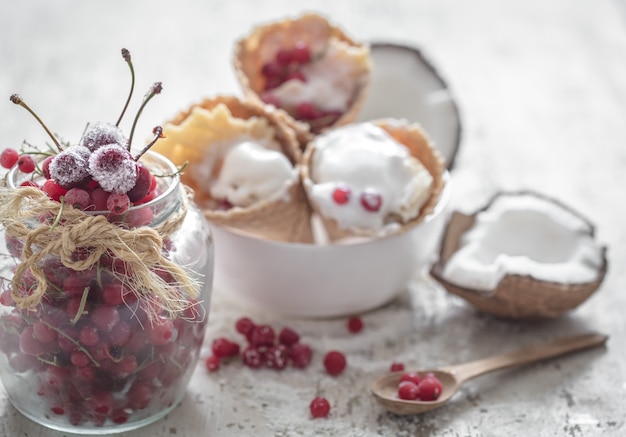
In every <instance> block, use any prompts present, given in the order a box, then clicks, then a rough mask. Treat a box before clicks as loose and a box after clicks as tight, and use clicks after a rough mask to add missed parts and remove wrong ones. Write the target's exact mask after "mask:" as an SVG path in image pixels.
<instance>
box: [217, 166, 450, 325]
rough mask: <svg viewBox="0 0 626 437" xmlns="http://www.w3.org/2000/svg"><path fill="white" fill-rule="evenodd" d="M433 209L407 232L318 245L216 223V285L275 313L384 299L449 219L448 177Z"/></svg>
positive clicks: (348, 308) (349, 307)
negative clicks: (279, 239) (268, 237)
mask: <svg viewBox="0 0 626 437" xmlns="http://www.w3.org/2000/svg"><path fill="white" fill-rule="evenodd" d="M444 179H445V182H446V185H445V188H444V190H443V192H442V194H441V197H440V200H439V202H438V204H437V206H436V208H435V210H434V211H433V212H432V213H431V214H430V215H428V216H427V217H426V218H425V220H424V221H423V222H421V223H419V224H418V225H416V226H414V227H413V228H412V229H410V230H409V231H407V232H405V233H403V234H400V235H393V236H388V237H384V238H380V239H376V240H371V241H368V242H364V243H356V244H347V245H328V246H320V245H313V244H295V243H281V242H274V241H268V240H262V239H258V238H254V237H250V236H247V235H243V234H240V233H237V232H236V231H233V230H229V229H226V228H221V227H217V226H213V236H214V239H215V251H216V255H215V283H214V286H215V288H216V290H219V291H220V292H224V293H228V294H230V295H234V296H237V297H239V298H240V299H241V300H243V301H244V302H247V303H249V304H252V305H254V306H256V307H260V308H263V309H267V310H270V311H273V312H277V313H280V314H286V315H292V316H303V317H332V316H340V315H346V314H355V313H360V312H363V311H367V310H370V309H373V308H376V307H378V306H381V305H383V304H385V303H387V302H389V301H390V300H392V299H393V298H394V297H396V296H397V295H398V294H399V293H400V292H402V291H404V290H406V287H407V285H408V284H409V282H410V281H411V279H412V278H413V277H414V275H415V274H416V273H417V272H418V271H419V270H420V269H422V268H423V267H424V266H426V264H429V263H430V262H431V261H432V257H433V256H434V254H435V252H436V249H437V246H438V242H439V240H440V237H441V233H442V231H443V227H444V225H445V222H446V216H447V213H446V212H447V210H448V208H447V207H448V203H449V199H450V194H451V193H450V191H451V188H450V177H449V174H448V173H445V174H444Z"/></svg>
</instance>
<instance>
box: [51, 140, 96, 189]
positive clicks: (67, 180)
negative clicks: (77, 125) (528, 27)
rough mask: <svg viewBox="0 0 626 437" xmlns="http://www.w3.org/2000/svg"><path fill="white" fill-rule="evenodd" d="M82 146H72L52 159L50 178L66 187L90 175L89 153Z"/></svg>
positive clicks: (70, 186)
mask: <svg viewBox="0 0 626 437" xmlns="http://www.w3.org/2000/svg"><path fill="white" fill-rule="evenodd" d="M85 151H87V153H89V151H88V150H87V149H85V148H83V147H81V146H74V147H70V148H69V149H67V150H64V151H63V152H61V153H59V154H58V155H56V156H54V157H53V158H52V160H51V161H50V166H49V172H50V178H51V179H53V180H54V181H55V182H56V183H57V184H59V185H60V186H62V187H63V188H65V189H70V188H73V187H75V186H77V185H79V184H80V183H81V182H83V181H84V180H85V179H87V178H88V177H89V169H88V164H87V156H88V155H87V153H85Z"/></svg>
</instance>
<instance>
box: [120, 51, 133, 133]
mask: <svg viewBox="0 0 626 437" xmlns="http://www.w3.org/2000/svg"><path fill="white" fill-rule="evenodd" d="M122 57H123V58H124V60H125V61H126V63H127V64H128V68H130V77H131V82H130V92H129V93H128V98H127V99H126V103H125V104H124V109H122V113H121V114H120V118H118V119H117V122H116V123H115V126H119V125H120V122H121V121H122V118H123V117H124V114H125V113H126V109H128V104H129V103H130V98H131V97H132V96H133V91H134V89H135V68H134V67H133V62H132V61H131V59H130V52H129V51H128V50H127V49H122Z"/></svg>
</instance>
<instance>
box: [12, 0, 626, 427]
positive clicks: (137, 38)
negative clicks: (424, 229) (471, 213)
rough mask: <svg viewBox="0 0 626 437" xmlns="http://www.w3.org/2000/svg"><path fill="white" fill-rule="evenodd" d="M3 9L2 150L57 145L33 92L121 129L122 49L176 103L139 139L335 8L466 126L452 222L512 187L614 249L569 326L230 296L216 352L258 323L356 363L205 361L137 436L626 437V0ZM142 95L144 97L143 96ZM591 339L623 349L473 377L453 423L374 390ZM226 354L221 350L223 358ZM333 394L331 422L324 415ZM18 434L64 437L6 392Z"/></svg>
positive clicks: (156, 109) (154, 109)
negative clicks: (283, 20) (269, 30)
mask: <svg viewBox="0 0 626 437" xmlns="http://www.w3.org/2000/svg"><path fill="white" fill-rule="evenodd" d="M3 6H4V7H3V8H2V13H1V14H0V96H6V98H5V97H3V98H2V99H1V100H0V102H4V103H0V114H1V117H0V132H2V141H0V143H1V146H2V147H8V146H13V147H15V146H19V144H20V143H21V141H22V140H24V139H28V140H30V141H31V142H34V143H37V142H38V141H39V142H40V141H42V140H44V139H45V136H44V134H43V133H42V132H41V130H40V128H39V127H38V126H37V125H36V124H35V123H34V121H33V120H32V119H31V118H30V117H29V116H28V115H27V114H26V112H25V111H23V110H22V109H20V108H16V107H15V106H13V105H12V104H11V103H10V102H9V101H8V96H9V95H10V94H12V93H14V92H19V93H20V94H21V95H22V96H23V97H24V98H25V99H26V100H27V102H28V103H29V104H30V105H31V106H32V107H33V108H36V109H37V111H38V112H39V113H40V115H41V116H42V117H43V118H44V119H45V120H46V121H47V123H48V124H49V125H50V126H51V127H52V129H53V130H54V131H55V132H59V133H60V134H62V135H63V136H64V137H65V138H67V139H77V138H78V137H79V136H80V133H81V132H82V129H83V128H84V126H85V123H86V122H87V121H90V120H101V119H105V120H106V119H113V118H114V117H116V116H117V114H118V109H119V108H120V106H121V104H122V103H123V100H124V98H125V93H126V90H127V88H128V80H129V78H128V72H127V68H126V66H125V65H124V64H123V62H122V61H121V60H120V56H119V50H120V48H122V47H127V48H129V49H130V50H131V52H132V53H133V59H134V63H135V69H136V72H137V78H138V83H137V89H138V90H139V93H142V92H143V91H142V90H143V89H147V87H148V86H149V85H150V84H151V83H152V82H154V81H157V80H161V81H163V83H164V92H163V94H162V95H161V96H159V97H158V98H155V99H153V101H152V102H151V104H150V106H149V107H148V108H147V109H146V110H145V111H144V116H143V119H142V122H141V123H140V126H139V130H138V132H142V130H141V129H143V132H150V129H151V128H152V126H154V125H155V124H157V123H161V122H162V121H163V120H165V119H167V118H168V117H170V116H172V115H173V114H174V113H175V112H176V111H177V110H178V109H180V108H183V107H185V106H186V105H188V104H189V103H191V102H192V101H196V100H198V99H200V98H201V97H203V96H206V95H212V94H217V93H230V94H232V93H239V88H238V86H237V84H236V82H235V79H234V75H233V72H232V69H231V66H230V58H231V51H232V48H233V42H234V41H235V39H237V38H238V37H240V36H241V35H243V34H244V33H246V32H247V31H248V30H249V29H250V28H251V27H252V26H253V25H254V24H255V23H258V22H263V21H268V20H273V19H275V18H277V17H280V16H283V15H294V14H298V13H300V12H301V11H304V10H316V11H320V12H322V13H324V14H326V15H327V16H329V17H330V18H331V19H332V20H334V21H336V22H338V23H340V24H341V25H342V26H343V27H344V28H345V29H346V30H347V31H348V33H350V34H351V35H353V36H355V37H357V38H359V39H365V40H371V41H388V42H400V43H404V44H411V45H416V46H418V47H420V48H421V49H423V50H424V51H426V52H427V53H428V54H429V57H430V58H431V59H432V60H433V61H434V62H435V64H436V65H437V67H438V69H439V70H440V71H441V73H442V74H443V75H444V76H445V78H446V79H447V81H448V83H449V84H450V86H451V88H452V90H453V92H454V94H455V96H456V98H457V100H458V103H459V106H460V108H461V111H462V116H463V123H464V126H463V127H464V130H463V141H462V145H461V150H460V153H459V155H458V156H457V160H456V166H455V169H454V171H453V175H452V177H453V182H454V187H455V191H454V197H453V207H454V208H455V209H461V210H471V209H474V208H477V207H480V206H482V205H483V203H484V202H485V201H486V200H487V199H488V198H489V197H491V195H492V194H493V193H494V192H496V191H498V190H503V189H506V190H509V189H533V190H537V191H540V192H543V193H545V194H548V195H550V196H552V197H556V198H558V199H560V200H562V201H563V202H565V203H567V204H568V205H570V206H572V207H574V208H576V209H577V210H579V211H580V212H582V213H584V214H585V215H587V216H588V217H589V218H590V219H591V220H592V221H594V222H595V223H596V224H597V232H598V237H599V238H600V240H601V241H603V242H604V243H605V244H607V245H608V246H609V252H608V256H609V263H610V264H609V273H608V275H607V277H606V280H605V282H604V284H603V286H602V288H601V289H600V290H599V291H598V293H597V294H596V295H594V296H593V297H592V298H591V299H590V300H589V301H588V302H586V303H585V304H584V305H583V306H581V307H580V308H578V309H577V310H576V311H574V312H572V313H571V314H569V315H568V316H566V317H563V318H560V319H558V320H553V321H547V322H541V323H518V322H507V321H502V320H497V319H494V318H491V317H488V316H485V315H480V314H477V313H476V312H475V311H474V310H473V309H471V308H470V307H468V306H467V305H466V304H465V303H464V302H462V301H460V300H459V299H458V298H456V297H454V296H451V295H448V294H446V293H445V291H443V289H441V288H439V287H437V286H435V285H433V284H432V282H430V281H428V280H427V279H424V278H423V279H421V280H418V281H417V282H416V284H415V287H412V289H411V290H410V292H408V293H405V294H404V295H402V296H401V297H400V298H399V299H398V300H397V301H395V302H393V303H391V304H390V305H388V306H386V307H384V308H381V309H379V310H376V311H373V312H370V313H367V314H364V315H363V319H364V321H365V324H366V327H365V330H364V331H363V332H362V333H361V334H359V335H358V336H353V335H350V334H348V333H347V332H346V330H345V327H344V324H345V319H333V320H323V321H322V320H298V319H284V318H281V317H280V316H278V315H275V314H270V313H259V312H254V311H253V310H250V309H245V308H242V307H241V306H240V305H239V304H238V303H237V302H236V301H234V300H231V298H229V297H228V296H227V295H225V294H224V293H222V292H221V291H220V290H216V292H215V294H214V299H213V309H212V313H211V321H210V324H209V325H210V326H209V330H208V339H207V345H208V344H209V340H210V339H212V338H215V337H216V336H220V335H230V336H233V335H234V334H233V333H234V330H233V327H232V324H233V321H234V320H235V319H236V318H237V317H239V316H241V315H252V316H253V317H255V318H256V319H257V320H259V321H265V322H268V323H272V324H274V325H277V326H282V325H287V324H288V325H290V326H293V327H294V328H296V329H297V330H299V331H300V332H301V333H302V335H303V337H304V340H306V341H308V342H309V343H310V344H311V345H312V346H313V347H314V349H315V350H316V351H323V350H328V349H331V348H337V349H340V350H343V351H344V352H345V353H346V355H347V357H348V361H349V367H348V370H347V371H346V372H345V374H343V375H341V376H340V377H338V378H332V377H329V376H327V375H325V374H324V372H323V371H322V365H321V353H318V354H317V355H315V356H314V361H313V363H312V364H311V367H310V368H309V369H307V370H306V371H296V370H290V371H285V372H282V373H277V372H273V371H269V370H262V371H256V372H255V371H252V370H249V369H247V368H243V367H242V366H240V365H230V366H227V367H224V368H223V369H221V370H220V371H219V372H217V373H215V374H208V373H207V372H206V371H205V369H204V368H203V365H202V364H201V363H199V364H198V366H197V369H196V372H195V374H194V378H193V381H192V384H191V386H190V387H189V392H188V396H187V397H186V398H185V399H184V401H183V403H182V405H181V406H180V407H178V408H177V409H175V410H174V411H173V412H172V413H171V414H169V415H168V416H167V417H166V418H164V419H163V420H160V421H158V422H156V423H154V424H153V425H151V426H148V427H146V428H145V429H142V430H138V431H135V432H129V433H127V434H126V435H128V436H129V437H148V436H150V437H165V436H168V437H171V436H190V437H193V436H211V437H212V436H235V435H241V436H247V435H254V436H300V435H302V436H312V435H320V436H332V435H337V436H379V435H383V436H430V435H434V436H458V437H460V436H463V437H470V436H471V437H474V436H567V437H578V436H599V435H602V436H620V435H625V434H626V423H625V422H626V348H625V346H626V344H625V340H624V337H625V336H626V315H625V314H626V274H625V272H624V266H626V214H625V213H626V207H625V206H624V205H625V202H624V201H625V200H626V194H625V190H626V2H624V1H623V0H595V1H591V0H552V1H550V2H546V1H544V0H526V1H522V2H503V1H499V0H474V1H472V2H468V1H464V0H390V1H384V2H383V1H376V0H358V1H357V0H342V1H337V0H319V1H317V2H303V1H298V0H254V1H252V0H245V1H244V0H240V1H236V0H233V1H228V2H226V1H223V2H217V1H206V0H205V1H200V0H198V1H177V2H166V1H160V0H158V1H155V0H150V1H148V0H141V1H139V0H135V1H132V2H127V1H123V0H110V1H107V2H104V1H100V2H78V1H69V0H57V1H55V2H48V1H43V0H38V1H32V2H19V3H18V2H12V4H11V5H10V6H9V5H3ZM140 95H141V94H140ZM586 330H596V331H600V332H604V333H607V334H609V335H610V340H609V342H608V345H607V348H606V349H599V350H594V351H589V352H585V353H581V354H578V355H575V356H570V357H567V358H563V359H559V360H556V361H550V362H546V363H541V364H536V365H531V366H528V367H524V368H522V369H518V370H512V371H506V372H500V373H497V374H493V375H491V376H485V377H482V378H479V379H476V380H474V381H472V382H471V383H470V384H468V385H467V386H466V388H464V389H463V391H462V392H461V393H460V394H459V395H458V396H457V397H456V398H455V399H454V401H453V402H452V403H451V404H450V405H449V406H447V407H445V408H444V409H441V410H438V411H435V412H432V413H429V414H425V415H422V416H415V417H404V418H401V417H397V416H394V415H391V414H388V413H386V412H385V411H383V410H382V409H381V408H380V407H379V406H378V405H377V404H376V403H375V401H374V400H373V399H372V398H371V396H370V395H369V392H368V387H369V383H370V381H371V380H372V379H373V378H374V377H375V376H376V375H377V374H378V373H379V372H383V371H385V370H386V369H387V368H388V366H389V363H390V362H391V361H394V360H400V361H404V362H405V363H407V365H409V366H412V367H416V368H417V367H421V368H423V367H427V366H435V365H440V364H441V365H443V364H451V363H455V362H460V361H463V360H470V359H476V358H480V357H483V356H485V355H489V354H493V353H499V352H503V351H506V350H510V349H511V348H514V347H516V346H522V345H528V344H532V343H534V342H537V341H540V340H546V339H551V338H556V337H559V336H565V335H568V334H571V333H577V332H582V331H586ZM206 353H207V351H205V356H206ZM318 390H319V391H321V392H322V393H323V394H324V395H325V396H326V397H327V398H328V399H329V400H330V401H331V404H332V407H333V409H332V412H331V415H330V416H329V417H328V418H327V419H324V420H312V419H310V418H309V414H308V403H309V401H310V400H311V399H312V398H313V397H314V396H315V394H316V392H317V391H318ZM0 435H3V436H11V437H27V436H28V437H39V436H50V437H60V436H61V435H67V434H62V433H56V432H52V431H49V430H47V429H44V428H42V427H40V426H38V425H36V424H34V423H32V422H30V421H29V420H27V419H25V418H24V417H22V416H21V415H20V414H19V413H18V412H17V411H16V410H15V409H14V408H13V407H12V406H11V405H10V404H9V402H8V400H7V398H6V394H5V392H4V391H3V389H0Z"/></svg>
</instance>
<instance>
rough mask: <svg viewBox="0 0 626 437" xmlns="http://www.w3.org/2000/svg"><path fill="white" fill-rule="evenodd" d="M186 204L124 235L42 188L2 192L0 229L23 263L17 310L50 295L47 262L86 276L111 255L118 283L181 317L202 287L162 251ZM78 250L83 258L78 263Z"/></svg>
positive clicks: (15, 292)
mask: <svg viewBox="0 0 626 437" xmlns="http://www.w3.org/2000/svg"><path fill="white" fill-rule="evenodd" d="M181 189H182V188H181ZM182 198H183V201H182V205H181V208H180V209H179V210H178V211H176V212H175V213H174V214H172V215H171V216H170V217H168V218H167V220H166V221H165V222H163V223H162V224H160V225H159V226H157V227H154V228H152V227H147V226H142V227H138V228H133V229H125V228H123V227H120V226H117V225H115V224H112V223H110V222H108V221H107V218H106V217H105V216H103V215H89V214H86V213H85V212H83V211H81V210H79V209H76V208H73V207H70V206H67V205H65V206H64V205H62V204H61V203H60V202H55V201H53V200H50V199H49V198H48V196H47V195H46V194H45V193H43V192H42V191H41V190H39V189H38V188H34V187H20V188H18V189H9V188H5V187H0V224H1V225H2V226H3V227H4V228H5V230H6V233H7V235H8V236H10V237H13V238H17V239H18V240H19V241H20V242H22V243H23V248H22V259H21V262H20V263H19V264H18V266H17V268H16V270H15V274H14V276H13V279H12V281H11V287H12V290H11V294H12V297H13V300H14V301H15V303H16V304H17V306H18V307H20V308H29V309H32V308H35V307H36V306H37V305H38V304H39V303H40V302H41V299H42V297H43V296H44V294H45V293H46V290H47V289H48V282H47V279H46V275H45V273H44V271H43V269H42V267H41V261H42V260H44V259H45V258H46V257H47V256H50V255H53V256H56V257H58V258H59V259H60V261H61V263H62V264H63V265H64V266H65V267H68V268H70V269H73V270H76V271H84V270H88V269H90V268H92V267H93V266H95V265H96V264H97V263H98V262H99V260H100V258H101V257H102V256H103V255H108V256H110V257H112V258H114V259H118V260H120V261H122V262H123V263H125V265H126V269H125V272H124V275H121V274H120V275H118V277H119V279H120V280H122V281H123V282H124V283H125V284H127V285H128V286H129V287H130V288H131V289H132V290H134V291H135V292H136V293H137V294H138V295H141V296H145V297H147V298H149V299H150V300H151V301H153V302H155V303H156V304H157V305H158V306H159V307H160V308H161V309H163V310H166V311H168V312H169V313H170V314H172V313H178V312H180V311H183V310H184V309H185V308H186V307H187V306H188V305H189V304H188V303H187V299H186V297H185V296H184V295H183V293H185V294H186V295H187V296H190V297H196V296H197V295H198V292H199V285H198V283H197V282H196V281H194V280H193V279H192V278H191V277H190V276H189V274H188V273H187V272H186V271H185V270H183V269H182V268H181V267H180V266H178V265H177V264H176V263H174V262H172V261H170V260H169V259H167V258H166V257H165V255H164V254H163V251H162V247H163V238H164V237H167V236H169V235H171V234H172V233H173V232H175V231H176V230H177V229H178V228H179V227H180V225H181V223H182V221H183V219H184V217H185V215H186V213H187V196H186V195H185V194H183V196H182ZM57 216H58V220H55V217H57ZM42 217H43V218H50V217H51V220H41V218H42ZM50 222H53V223H50ZM77 249H80V250H81V254H83V253H84V255H85V256H81V257H79V259H77V257H76V256H75V254H76V251H77ZM29 271H30V272H31V273H32V275H33V276H34V277H35V278H36V279H37V283H36V286H35V287H34V289H32V290H31V291H30V292H29V293H26V294H25V293H22V292H20V291H19V285H20V283H21V282H22V278H23V276H24V274H25V273H27V272H29ZM156 271H160V272H165V273H169V275H171V277H172V278H173V279H174V281H172V282H166V281H165V280H164V279H163V278H162V276H165V275H159V274H157V273H156Z"/></svg>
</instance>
